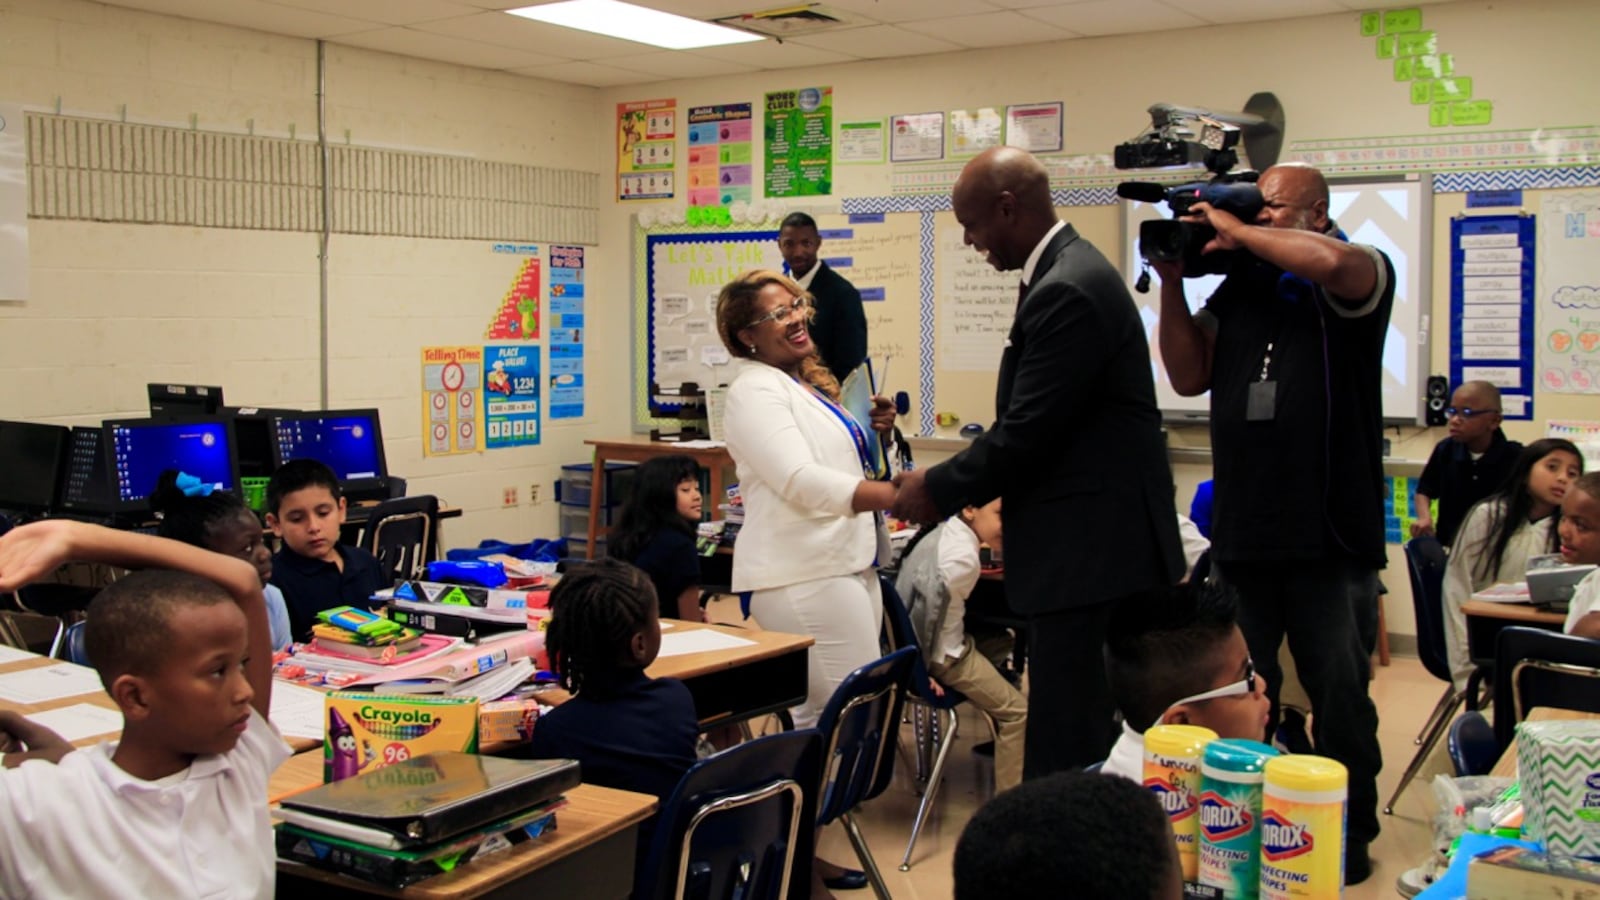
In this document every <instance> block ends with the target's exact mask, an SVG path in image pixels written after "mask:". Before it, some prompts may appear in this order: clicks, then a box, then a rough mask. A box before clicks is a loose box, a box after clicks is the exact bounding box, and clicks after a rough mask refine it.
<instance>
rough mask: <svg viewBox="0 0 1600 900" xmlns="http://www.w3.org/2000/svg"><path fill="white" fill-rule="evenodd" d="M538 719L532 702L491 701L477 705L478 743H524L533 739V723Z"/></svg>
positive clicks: (537, 708) (536, 709)
mask: <svg viewBox="0 0 1600 900" xmlns="http://www.w3.org/2000/svg"><path fill="white" fill-rule="evenodd" d="M538 718H539V704H538V702H537V701H534V700H531V699H529V700H491V701H489V702H488V703H480V704H478V741H479V743H483V744H489V743H493V742H495V741H526V740H530V739H532V737H533V723H534V722H535V721H537V720H538Z"/></svg>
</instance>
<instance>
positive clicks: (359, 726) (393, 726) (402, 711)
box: [322, 691, 478, 782]
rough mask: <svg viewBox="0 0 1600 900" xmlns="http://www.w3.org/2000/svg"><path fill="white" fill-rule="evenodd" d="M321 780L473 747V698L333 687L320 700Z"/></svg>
mask: <svg viewBox="0 0 1600 900" xmlns="http://www.w3.org/2000/svg"><path fill="white" fill-rule="evenodd" d="M324 702H325V706H324V711H325V712H326V714H327V723H328V731H327V737H326V738H324V740H323V745H322V780H323V781H325V782H328V781H339V780H341V779H344V778H349V777H350V776H352V775H357V774H360V773H361V772H367V771H370V770H372V769H381V768H383V767H384V766H387V765H389V764H390V763H397V762H400V761H402V760H406V759H410V758H411V757H413V756H421V755H422V754H424V753H432V752H433V751H435V750H455V751H458V752H462V753H476V752H477V750H478V701H477V699H476V698H470V697H439V696H408V695H404V694H373V693H368V692H366V691H339V692H337V693H333V694H329V695H328V696H327V699H326V700H325V701H324Z"/></svg>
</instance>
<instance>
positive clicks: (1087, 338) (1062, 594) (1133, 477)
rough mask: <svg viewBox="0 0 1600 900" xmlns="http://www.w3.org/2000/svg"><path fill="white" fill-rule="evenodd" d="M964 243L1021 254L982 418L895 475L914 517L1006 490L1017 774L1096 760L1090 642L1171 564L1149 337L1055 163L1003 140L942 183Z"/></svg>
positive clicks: (903, 505)
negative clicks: (1021, 751) (1070, 214)
mask: <svg viewBox="0 0 1600 900" xmlns="http://www.w3.org/2000/svg"><path fill="white" fill-rule="evenodd" d="M951 201H952V205H953V207H954V209H955V214H956V219H957V221H959V222H960V223H961V227H962V228H963V229H964V230H965V235H964V237H965V240H966V243H967V244H968V245H970V246H972V247H973V248H974V249H976V250H977V251H978V252H979V253H983V254H985V256H986V257H987V258H988V261H989V264H990V265H992V266H994V267H995V268H996V269H997V270H1000V271H1010V270H1013V269H1021V270H1022V284H1021V293H1020V296H1021V299H1020V301H1019V303H1018V306H1017V312H1016V316H1015V319H1014V320H1013V322H1012V325H1011V332H1010V335H1009V336H1008V338H1007V340H1006V345H1005V351H1004V352H1003V353H1002V354H1001V357H1000V375H999V383H998V385H997V389H996V396H995V414H996V419H995V423H994V427H993V428H991V429H989V430H988V431H987V432H985V433H984V434H982V435H980V436H978V438H977V439H975V440H974V441H973V442H972V444H971V445H970V446H968V447H967V448H966V449H965V450H963V451H962V452H961V453H959V454H957V455H956V456H955V457H953V458H952V459H950V460H947V461H946V462H943V463H941V464H939V465H937V466H934V467H932V468H930V469H926V470H914V471H911V472H907V473H904V474H902V475H901V476H899V477H898V478H896V479H895V481H896V483H897V484H898V485H899V487H900V493H899V495H898V499H897V501H896V504H895V513H896V515H899V516H901V517H903V518H909V519H913V520H916V521H920V522H929V521H933V520H935V519H937V518H939V517H941V516H947V515H950V514H951V513H953V512H955V511H956V510H958V509H960V508H961V507H963V506H967V505H982V504H984V503H987V502H989V501H990V500H992V499H993V498H995V497H997V496H999V497H1002V498H1004V510H1005V513H1004V515H1005V531H1006V581H1005V584H1006V600H1007V602H1008V603H1009V604H1010V606H1011V607H1012V608H1013V609H1014V610H1016V611H1018V612H1020V613H1023V614H1024V615H1026V616H1027V617H1028V621H1029V625H1030V630H1031V635H1032V645H1031V648H1030V649H1031V651H1032V662H1033V665H1032V667H1031V668H1030V669H1029V682H1030V686H1029V691H1028V738H1027V750H1026V753H1025V760H1024V763H1023V777H1024V778H1037V777H1039V776H1042V775H1047V774H1049V773H1051V772H1054V771H1059V770H1062V769H1068V768H1074V767H1080V766H1085V765H1088V764H1090V763H1093V762H1097V761H1099V760H1102V759H1104V758H1105V756H1106V753H1107V752H1108V751H1109V750H1110V748H1111V744H1112V742H1113V739H1114V737H1115V734H1114V732H1113V728H1112V724H1113V723H1112V713H1113V704H1112V701H1111V696H1110V691H1109V688H1108V687H1107V685H1106V677H1105V664H1104V662H1103V660H1102V656H1101V651H1102V647H1103V646H1104V644H1105V629H1106V623H1107V620H1108V618H1109V616H1110V613H1111V610H1112V608H1113V607H1114V606H1115V605H1116V604H1118V603H1122V602H1138V597H1137V595H1139V594H1141V593H1143V592H1147V591H1151V590H1165V589H1167V588H1168V587H1169V586H1170V585H1172V584H1173V583H1175V582H1176V581H1177V580H1178V579H1179V578H1180V577H1182V575H1183V552H1182V549H1181V546H1180V543H1179V540H1178V527H1177V515H1176V513H1175V511H1174V509H1173V506H1172V473H1171V470H1170V468H1169V467H1168V464H1167V459H1166V452H1165V449H1164V447H1163V444H1162V439H1161V414H1160V413H1159V412H1158V411H1157V409H1156V400H1155V385H1154V381H1153V376H1152V374H1151V368H1150V349H1149V346H1148V345H1147V344H1146V343H1145V334H1144V327H1143V326H1142V325H1141V324H1140V321H1139V316H1138V312H1137V310H1136V309H1135V307H1134V304H1133V299H1132V298H1131V297H1130V296H1129V295H1128V289H1127V287H1126V286H1125V285H1124V284H1123V281H1122V276H1121V275H1119V274H1118V273H1117V270H1116V269H1114V268H1112V266H1111V263H1109V262H1108V261H1107V260H1106V258H1105V257H1104V256H1102V255H1101V254H1100V251H1098V250H1096V249H1095V248H1094V246H1093V245H1091V244H1090V243H1089V242H1088V241H1086V240H1084V239H1083V238H1081V237H1079V236H1078V233H1077V232H1076V231H1075V230H1073V228H1072V226H1071V225H1068V224H1067V223H1065V222H1062V221H1060V220H1058V219H1057V218H1056V212H1055V208H1054V206H1053V205H1052V204H1051V201H1050V178H1049V175H1048V173H1047V172H1046V171H1045V169H1044V166H1043V165H1041V164H1040V163H1039V161H1038V160H1037V159H1034V158H1033V156H1032V155H1030V154H1028V153H1026V152H1024V151H1022V150H1017V149H1015V148H1012V147H999V148H995V149H992V150H988V151H986V152H984V153H983V154H981V155H980V156H978V157H977V158H975V159H973V160H972V161H971V162H969V163H968V164H967V166H966V168H964V169H963V170H962V171H961V176H960V178H958V179H957V180H956V184H955V189H954V190H953V192H952V194H951Z"/></svg>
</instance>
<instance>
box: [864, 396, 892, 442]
mask: <svg viewBox="0 0 1600 900" xmlns="http://www.w3.org/2000/svg"><path fill="white" fill-rule="evenodd" d="M868 415H869V416H870V417H871V418H872V430H873V431H877V432H882V433H884V434H888V433H889V432H890V431H892V430H894V401H893V400H890V399H889V398H888V397H885V396H882V395H881V394H880V395H878V396H876V397H873V398H872V412H871V413H869V414H868Z"/></svg>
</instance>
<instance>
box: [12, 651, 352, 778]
mask: <svg viewBox="0 0 1600 900" xmlns="http://www.w3.org/2000/svg"><path fill="white" fill-rule="evenodd" d="M58 663H59V664H61V665H70V663H67V662H66V661H64V660H59V659H51V658H50V657H48V656H34V657H32V658H31V659H24V660H17V661H15V662H8V663H0V675H3V674H5V673H7V672H17V671H21V670H23V669H39V668H43V667H45V666H50V665H56V664H58ZM79 703H87V704H89V705H91V706H98V707H101V708H102V709H111V710H115V709H116V708H117V704H116V702H115V701H113V700H112V699H111V695H109V694H107V693H106V692H105V690H104V689H98V690H94V691H90V692H89V693H86V694H79V695H77V696H75V697H62V698H60V699H57V700H47V701H44V702H42V703H13V702H12V701H10V700H6V699H4V698H0V709H8V710H16V711H17V712H20V713H22V714H23V715H25V716H28V715H33V714H34V713H41V712H44V711H46V710H51V709H60V708H62V707H65V706H75V705H77V704H79ZM121 733H122V730H121V729H120V728H117V729H113V730H112V731H108V732H106V733H105V734H98V735H90V736H88V737H84V738H80V739H78V740H75V741H73V742H72V743H73V745H74V746H78V747H88V746H91V745H93V744H98V743H100V742H101V741H112V740H116V739H117V738H118V737H120V736H121ZM284 742H285V743H287V744H288V745H289V747H290V748H291V749H293V750H294V752H295V753H304V752H305V751H307V750H314V749H320V748H321V747H322V742H321V741H314V740H311V739H310V738H297V737H291V738H284ZM315 756H316V757H317V759H318V760H319V761H320V760H321V758H322V756H321V754H315Z"/></svg>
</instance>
